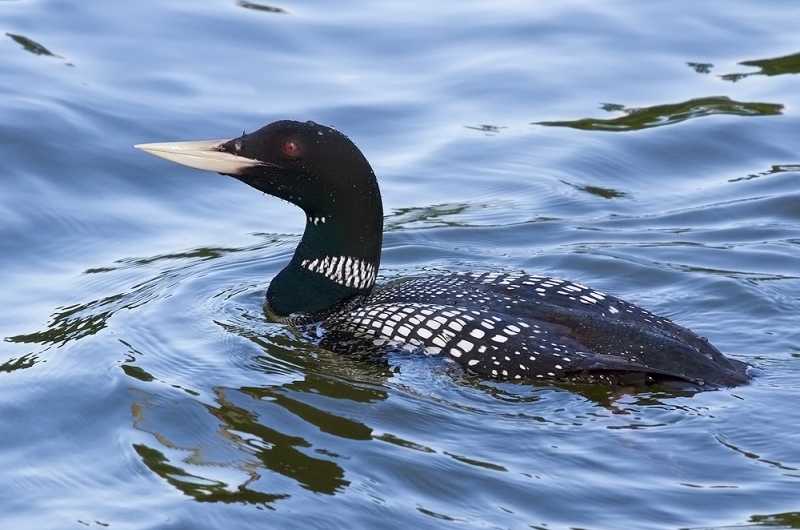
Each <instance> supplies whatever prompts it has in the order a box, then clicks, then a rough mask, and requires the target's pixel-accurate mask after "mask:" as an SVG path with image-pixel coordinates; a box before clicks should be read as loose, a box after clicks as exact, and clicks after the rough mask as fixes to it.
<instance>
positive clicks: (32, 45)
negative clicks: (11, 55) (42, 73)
mask: <svg viewBox="0 0 800 530" xmlns="http://www.w3.org/2000/svg"><path fill="white" fill-rule="evenodd" d="M6 35H7V36H9V37H11V38H12V39H14V42H16V43H17V44H19V45H21V46H22V47H23V48H25V51H29V52H31V53H32V54H34V55H48V56H50V57H57V58H59V59H63V57H61V56H60V55H56V54H55V53H53V52H51V51H50V50H48V49H47V48H45V47H44V46H42V45H41V44H39V43H38V42H36V41H34V40H32V39H29V38H28V37H24V36H22V35H14V34H13V33H6Z"/></svg>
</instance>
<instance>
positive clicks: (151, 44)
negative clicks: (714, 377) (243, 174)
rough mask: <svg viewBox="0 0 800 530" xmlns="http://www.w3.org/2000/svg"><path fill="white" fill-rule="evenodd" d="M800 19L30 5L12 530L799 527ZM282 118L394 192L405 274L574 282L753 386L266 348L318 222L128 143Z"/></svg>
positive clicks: (380, 6) (50, 0)
mask: <svg viewBox="0 0 800 530" xmlns="http://www.w3.org/2000/svg"><path fill="white" fill-rule="evenodd" d="M798 20H800V4H797V3H795V2H787V1H785V0H765V1H761V2H747V1H744V0H726V1H722V0H716V1H714V0H712V1H707V2H691V1H688V0H686V1H678V0H674V1H669V2H652V1H648V2H641V1H633V0H620V1H598V2H583V1H578V0H575V1H566V2H557V3H544V2H524V1H519V0H500V1H493V2H488V1H477V0H473V1H469V0H467V1H447V2H438V3H430V2H416V1H413V0H411V1H408V2H365V1H358V0H349V1H348V0H345V1H342V2H336V3H323V2H306V1H303V0H287V1H285V2H281V3H278V4H264V3H260V2H249V1H244V0H239V1H236V0H191V1H190V0H172V1H170V2H159V1H156V0H140V1H137V2H123V1H119V0H105V1H103V2H78V1H75V0H0V21H2V22H0V30H2V32H1V33H0V160H2V162H3V163H2V171H0V184H2V191H1V192H0V221H2V222H0V270H2V275H0V293H1V294H0V301H2V304H0V337H2V338H3V341H2V342H0V425H2V429H0V470H1V471H0V522H2V528H9V529H26V528H31V529H37V530H42V529H65V528H85V527H98V528H100V527H102V528H112V529H137V530H140V529H146V528H153V529H162V528H163V529H173V528H174V529H178V528H181V529H183V528H192V529H203V528H209V529H210V528H386V529H395V528H396V529H408V528H459V529H461V528H503V529H506V528H508V529H517V528H536V529H548V530H552V529H568V528H581V529H620V528H636V529H650V528H652V529H675V528H687V529H712V528H713V529H723V528H726V529H728V528H736V529H741V528H761V527H769V528H787V529H788V528H800V383H798V380H800V326H798V316H800V279H798V271H800V90H799V89H798V86H799V85H798V83H799V81H800V76H798V74H800V33H799V32H798V29H797V28H798V23H797V21H798ZM284 118H289V119H298V120H308V119H311V120H314V121H317V122H320V123H324V124H330V125H333V126H335V127H336V128H337V129H339V130H341V131H342V132H344V133H346V134H347V135H348V136H350V138H351V139H353V140H354V141H355V142H356V144H357V145H358V146H359V147H360V148H361V149H362V150H363V151H364V153H365V154H366V156H367V157H368V158H369V160H370V161H371V163H372V164H373V167H374V169H375V171H376V173H377V175H378V177H379V180H380V185H381V190H382V193H383V197H384V203H385V212H386V235H385V240H384V253H383V263H382V269H381V273H380V274H381V280H382V281H389V280H393V279H397V278H400V277H404V276H408V275H413V274H418V273H420V272H423V271H438V270H488V269H494V270H505V271H527V272H531V273H542V274H549V275H555V276H559V277H565V278H569V279H572V280H576V281H579V282H581V283H584V284H586V285H590V286H592V287H594V288H596V289H600V290H603V291H606V292H609V293H613V294H615V295H618V296H621V297H623V298H626V299H628V300H630V301H632V302H635V303H638V304H640V305H642V306H644V307H646V308H648V309H650V310H652V311H654V312H656V313H659V314H663V315H665V316H669V317H671V318H673V319H674V320H675V321H677V322H678V323H680V324H683V325H685V326H688V327H690V328H691V329H693V330H694V331H696V332H697V333H699V334H701V335H703V336H707V337H708V338H709V340H710V341H712V342H713V343H714V344H715V345H716V346H717V347H718V348H719V349H720V350H722V351H723V352H725V353H726V354H727V355H730V356H731V357H733V358H736V359H739V360H742V361H745V362H747V363H750V364H751V365H752V366H753V372H754V374H756V376H757V377H756V379H755V381H754V382H753V383H752V384H750V385H746V386H742V387H738V388H733V389H722V390H718V391H712V392H703V393H675V392H666V391H663V390H659V389H629V388H609V387H596V388H587V387H574V386H567V385H553V384H548V385H533V384H530V383H513V384H512V383H502V382H493V381H486V380H480V379H474V378H470V377H464V376H462V375H459V374H458V373H455V372H453V370H452V369H451V368H450V367H449V366H448V365H447V363H445V362H443V361H442V360H441V359H437V358H420V357H416V356H410V355H400V354H398V355H394V356H390V357H389V358H388V359H387V360H386V363H384V364H375V363H366V362H360V361H356V360H353V359H348V358H343V357H340V356H336V355H334V354H332V353H329V352H326V351H324V350H321V349H319V348H317V347H315V346H314V345H312V344H309V343H307V342H305V341H303V340H302V339H301V338H300V337H297V336H296V335H295V334H293V332H292V331H291V330H289V329H287V328H286V327H284V326H282V325H280V324H275V323H270V322H268V321H267V319H266V318H265V316H264V313H263V308H262V303H263V296H264V291H265V290H266V287H267V285H268V284H269V281H270V280H271V278H272V277H274V275H275V274H276V273H277V272H278V271H279V270H280V269H281V268H282V267H283V266H284V265H285V264H286V262H287V261H288V260H289V258H290V257H291V255H292V252H293V249H294V246H295V245H296V243H297V241H298V240H299V237H300V235H301V231H302V226H303V216H302V213H301V212H300V211H299V210H296V209H295V208H294V207H292V206H291V205H288V204H286V203H283V202H281V201H279V200H277V199H274V198H271V197H265V196H264V195H263V194H261V193H258V192H256V191H255V190H253V189H251V188H248V187H247V186H245V185H243V184H241V183H240V182H237V181H235V180H233V179H230V178H228V177H222V176H219V175H215V174H211V173H204V172H198V171H194V170H191V169H188V168H183V167H180V166H177V165H174V164H168V163H166V162H164V161H162V160H159V159H156V158H155V157H152V156H148V155H146V154H144V153H142V152H140V151H137V150H135V149H133V148H132V146H133V145H134V144H137V143H142V142H158V141H180V140H199V139H213V138H230V137H234V136H237V135H239V134H241V132H242V130H246V131H252V130H254V129H256V128H258V127H260V126H262V125H264V124H266V123H268V122H270V121H273V120H276V119H284Z"/></svg>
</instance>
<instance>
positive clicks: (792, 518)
mask: <svg viewBox="0 0 800 530" xmlns="http://www.w3.org/2000/svg"><path fill="white" fill-rule="evenodd" d="M750 521H751V522H753V523H755V524H756V525H757V526H759V527H770V528H787V529H788V528H800V512H786V513H777V514H773V515H754V516H752V517H751V518H750Z"/></svg>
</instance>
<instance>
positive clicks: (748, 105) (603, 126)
mask: <svg viewBox="0 0 800 530" xmlns="http://www.w3.org/2000/svg"><path fill="white" fill-rule="evenodd" d="M602 108H603V109H604V110H607V111H610V112H613V111H619V112H624V113H625V116H620V117H619V118H612V119H607V120H602V119H595V118H584V119H580V120H572V121H543V122H538V123H534V125H546V126H550V127H571V128H573V129H582V130H586V131H612V132H620V131H636V130H640V129H648V128H651V127H660V126H662V125H670V124H673V123H679V122H682V121H685V120H688V119H691V118H699V117H702V116H710V115H713V114H727V115H734V116H773V115H777V114H781V111H782V109H783V105H780V104H777V103H755V102H742V101H734V100H732V99H730V98H728V97H725V96H714V97H707V98H697V99H690V100H689V101H684V102H682V103H672V104H668V105H655V106H653V107H641V108H626V107H624V106H622V105H617V104H605V105H603V107H602Z"/></svg>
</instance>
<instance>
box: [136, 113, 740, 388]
mask: <svg viewBox="0 0 800 530" xmlns="http://www.w3.org/2000/svg"><path fill="white" fill-rule="evenodd" d="M136 147H138V148H139V149H142V150H144V151H147V152H149V153H152V154H154V155H156V156H160V157H162V158H166V159H167V160H171V161H173V162H177V163H179V164H183V165H185V166H189V167H193V168H197V169H203V170H208V171H216V172H218V173H222V174H224V175H230V176H232V177H234V178H236V179H238V180H240V181H242V182H244V183H246V184H249V185H250V186H252V187H254V188H256V189H258V190H260V191H263V192H264V193H267V194H269V195H274V196H276V197H279V198H281V199H284V200H286V201H289V202H291V203H293V204H295V205H297V206H299V207H300V208H302V209H303V211H304V212H305V214H306V226H305V231H304V233H303V237H302V239H301V240H300V243H299V244H298V246H297V249H296V250H295V253H294V256H293V257H292V260H291V261H290V262H289V264H288V265H287V266H286V267H285V268H284V269H283V270H281V271H280V272H279V273H278V274H277V275H276V276H275V278H274V279H273V280H272V282H271V283H270V285H269V288H268V290H267V296H266V304H267V310H268V311H269V312H272V313H273V314H275V315H277V316H278V317H280V318H282V319H283V320H284V321H287V322H290V323H292V324H295V325H298V326H304V325H311V324H313V325H314V326H315V329H318V330H320V329H321V330H322V339H321V345H323V346H324V347H327V348H329V349H331V350H334V351H339V352H346V353H358V352H373V353H374V352H375V351H382V352H384V351H385V352H388V351H390V350H392V349H397V348H406V349H409V348H410V349H414V350H419V351H423V352H425V353H427V354H444V355H447V356H449V357H450V358H452V359H453V360H455V361H456V362H457V363H459V364H460V365H462V366H463V367H464V368H465V369H466V370H467V371H468V372H472V373H475V374H478V375H480V376H485V377H491V378H497V379H509V380H515V379H526V380H537V379H538V380H565V381H578V382H600V381H602V382H616V383H619V384H627V383H634V384H639V383H652V382H684V383H688V384H689V385H693V386H711V387H716V386H733V385H737V384H740V383H744V382H747V381H748V380H749V379H750V377H749V375H748V374H747V371H746V368H747V365H745V364H744V363H742V362H740V361H736V360H732V359H728V358H726V357H725V356H724V355H723V354H722V353H720V352H719V350H717V349H716V348H715V347H714V346H712V345H711V344H709V343H708V342H707V341H706V339H704V338H702V337H699V336H697V335H695V334H694V333H692V332H691V331H689V330H688V329H686V328H683V327H681V326H678V325H677V324H674V323H673V322H672V321H670V320H669V319H667V318H663V317H659V316H656V315H654V314H652V313H650V312H649V311H646V310H644V309H641V308H639V307H637V306H635V305H633V304H630V303H628V302H625V301H623V300H620V299H619V298H615V297H613V296H609V295H607V294H603V293H601V292H598V291H595V290H593V289H590V288H588V287H584V286H583V285H580V284H577V283H573V282H569V281H565V280H559V279H555V278H549V277H544V276H533V275H526V274H509V273H497V272H481V273H464V272H459V273H451V274H439V275H430V276H423V277H416V278H411V279H408V280H406V281H399V282H395V283H391V284H389V285H386V286H383V287H377V288H376V287H375V279H376V275H377V272H378V265H379V264H380V258H381V242H382V237H383V206H382V203H381V195H380V191H379V189H378V182H377V179H376V178H375V174H374V172H373V170H372V168H371V166H370V164H369V162H367V159H366V158H365V157H364V155H363V154H362V153H361V151H360V150H359V149H358V148H357V147H356V146H355V144H354V143H353V142H352V141H351V140H350V139H349V138H347V137H346V136H345V135H344V134H342V133H340V132H338V131H336V130H334V129H333V128H331V127H326V126H322V125H318V124H316V123H314V122H310V121H309V122H305V123H302V122H296V121H277V122H274V123H272V124H270V125H267V126H265V127H263V128H261V129H259V130H257V131H255V132H253V133H251V134H243V135H242V136H240V137H239V138H235V139H233V140H213V141H201V142H173V143H156V144H141V145H137V146H136Z"/></svg>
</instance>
